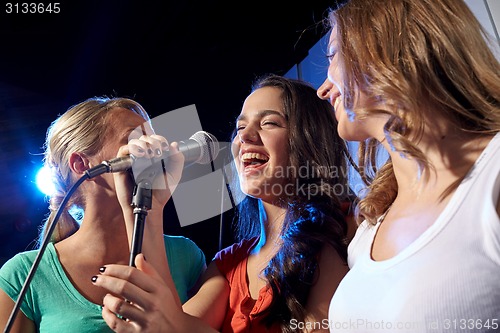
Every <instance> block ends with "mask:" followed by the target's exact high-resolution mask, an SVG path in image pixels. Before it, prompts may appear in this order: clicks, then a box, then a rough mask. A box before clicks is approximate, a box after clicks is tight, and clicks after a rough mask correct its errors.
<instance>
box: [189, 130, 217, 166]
mask: <svg viewBox="0 0 500 333" xmlns="http://www.w3.org/2000/svg"><path fill="white" fill-rule="evenodd" d="M189 139H192V140H194V141H196V142H197V143H198V144H199V145H200V148H201V153H200V155H199V158H198V159H197V160H196V161H194V163H199V164H208V163H210V162H212V161H213V160H215V159H216V158H217V155H219V141H217V138H216V137H215V136H213V135H212V134H210V133H208V132H205V131H198V132H196V133H194V134H193V135H192V136H191V137H190V138H189Z"/></svg>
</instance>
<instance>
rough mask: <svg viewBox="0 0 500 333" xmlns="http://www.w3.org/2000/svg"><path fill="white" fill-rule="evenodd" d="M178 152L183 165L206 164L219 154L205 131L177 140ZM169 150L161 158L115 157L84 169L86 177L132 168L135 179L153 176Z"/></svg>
mask: <svg viewBox="0 0 500 333" xmlns="http://www.w3.org/2000/svg"><path fill="white" fill-rule="evenodd" d="M178 144H179V146H178V148H179V152H180V153H182V154H183V155H184V167H188V166H190V165H192V164H194V163H198V164H208V163H210V162H212V161H213V160H215V159H216V158H217V155H218V154H219V141H217V138H216V137H215V136H214V135H212V134H210V133H208V132H205V131H198V132H196V133H194V134H193V135H192V136H191V137H190V138H189V140H187V141H186V142H185V141H179V142H178ZM168 156H169V152H164V153H163V155H162V157H161V158H156V157H154V158H142V157H141V158H138V157H135V156H133V155H128V156H123V157H117V158H114V159H111V160H108V161H103V162H102V163H101V164H99V165H97V166H95V167H93V168H90V169H88V170H86V171H85V174H86V175H87V177H88V178H94V177H96V176H99V175H101V174H103V173H109V172H120V171H125V170H129V169H132V172H133V174H134V177H135V179H136V180H137V179H139V178H144V177H154V176H155V175H156V173H157V172H158V171H159V170H163V167H164V163H165V161H166V160H167V159H168Z"/></svg>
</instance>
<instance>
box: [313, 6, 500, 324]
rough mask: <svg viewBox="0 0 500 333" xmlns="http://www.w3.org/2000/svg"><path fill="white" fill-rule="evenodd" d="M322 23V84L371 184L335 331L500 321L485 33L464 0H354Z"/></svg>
mask: <svg viewBox="0 0 500 333" xmlns="http://www.w3.org/2000/svg"><path fill="white" fill-rule="evenodd" d="M329 24H330V28H331V35H330V43H329V54H328V56H329V59H330V65H329V69H328V78H327V80H326V81H325V82H324V84H323V85H322V86H321V87H320V88H319V89H318V96H319V97H320V98H322V99H329V100H330V102H331V104H332V105H334V107H335V115H336V118H337V120H338V122H339V124H338V132H339V134H340V136H341V137H343V138H344V139H346V140H352V141H359V142H360V151H359V167H360V171H361V175H362V177H363V179H364V180H365V182H366V184H367V190H366V192H365V193H363V195H362V200H361V201H360V202H359V204H358V207H357V213H358V218H359V221H360V222H361V221H362V223H361V225H360V226H359V228H358V230H357V233H356V236H355V238H354V239H353V241H352V242H351V244H350V246H349V253H348V255H349V257H348V260H349V266H350V271H349V273H348V274H347V275H346V277H345V278H344V279H343V281H342V282H341V284H340V285H339V287H338V289H337V291H336V293H335V295H334V296H333V299H332V302H331V304H330V310H329V325H330V330H331V331H332V332H333V331H335V332H337V331H349V332H357V331H362V332H372V331H387V330H396V331H414V332H425V331H432V332H449V331H455V332H456V331H488V330H498V329H500V283H499V277H500V220H499V211H500V201H499V192H500V176H499V172H500V135H499V134H498V132H499V129H500V64H499V62H498V60H497V59H495V56H494V55H493V53H492V52H491V51H490V49H489V47H488V44H487V43H486V42H485V38H484V37H485V35H486V34H485V33H484V32H483V30H482V29H481V26H480V24H479V22H478V21H477V20H476V18H475V17H474V15H473V14H472V13H471V11H470V10H469V8H468V7H467V5H466V4H465V3H464V2H463V1H462V0H440V1H435V0H384V1H374V0H350V1H349V2H347V3H346V4H345V5H344V6H341V7H339V8H337V9H336V10H333V11H332V12H331V14H330V17H329ZM378 148H384V149H385V150H387V152H388V153H389V158H388V160H387V161H386V162H385V164H384V165H383V166H381V167H380V168H376V167H375V165H373V161H375V160H376V159H375V156H376V153H377V149H378Z"/></svg>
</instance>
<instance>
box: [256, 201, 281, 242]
mask: <svg viewBox="0 0 500 333" xmlns="http://www.w3.org/2000/svg"><path fill="white" fill-rule="evenodd" d="M285 215H286V209H285V208H283V207H279V206H276V205H272V204H270V203H266V202H263V201H261V200H259V219H260V230H261V231H260V240H259V244H258V245H257V247H256V248H259V249H260V248H264V247H266V248H267V247H273V248H274V247H275V246H276V245H277V244H279V239H280V235H281V229H282V227H283V222H284V220H285Z"/></svg>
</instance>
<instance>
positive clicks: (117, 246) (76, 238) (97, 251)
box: [64, 200, 129, 261]
mask: <svg viewBox="0 0 500 333" xmlns="http://www.w3.org/2000/svg"><path fill="white" fill-rule="evenodd" d="M102 207H103V205H102V203H101V204H97V203H95V202H92V200H89V201H87V204H86V209H85V213H84V218H83V221H82V224H81V226H80V229H79V230H78V231H77V232H76V233H75V234H74V235H72V236H71V237H69V238H67V239H66V240H64V241H66V242H67V243H68V244H71V246H72V247H73V248H74V251H75V252H76V253H82V252H85V253H91V254H92V255H93V256H95V257H102V258H112V259H113V261H115V259H117V258H120V259H122V258H124V257H126V256H127V254H128V253H129V244H128V238H127V233H126V229H125V221H124V219H123V213H122V211H121V209H120V208H119V205H118V207H117V208H116V209H113V208H110V207H115V205H111V204H110V205H107V206H106V209H102Z"/></svg>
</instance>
